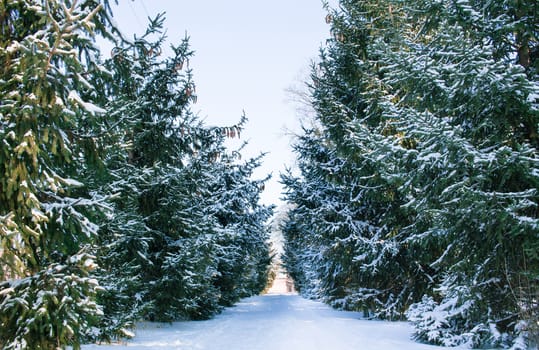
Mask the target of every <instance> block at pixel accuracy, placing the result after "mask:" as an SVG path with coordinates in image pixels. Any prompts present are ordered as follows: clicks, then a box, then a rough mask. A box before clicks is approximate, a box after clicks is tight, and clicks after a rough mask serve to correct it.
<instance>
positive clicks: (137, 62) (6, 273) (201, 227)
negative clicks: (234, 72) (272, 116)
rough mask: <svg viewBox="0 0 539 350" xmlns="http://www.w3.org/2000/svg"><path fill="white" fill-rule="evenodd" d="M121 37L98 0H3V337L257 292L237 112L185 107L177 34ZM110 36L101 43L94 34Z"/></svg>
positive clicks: (216, 306) (156, 314) (252, 216)
mask: <svg viewBox="0 0 539 350" xmlns="http://www.w3.org/2000/svg"><path fill="white" fill-rule="evenodd" d="M163 22H164V19H163V16H158V17H157V18H156V19H155V20H153V21H151V23H150V25H149V28H148V30H147V32H146V34H145V35H143V36H141V37H135V38H134V40H127V39H126V38H125V37H122V36H121V35H120V34H119V33H120V31H119V30H118V28H116V27H115V25H114V24H113V23H114V22H113V20H112V12H111V8H110V6H109V3H108V1H107V0H103V1H101V0H80V1H63V0H42V1H30V0H18V1H4V2H2V3H1V4H0V140H1V143H2V144H1V148H0V348H2V349H32V350H36V349H47V350H48V349H57V348H65V347H66V346H68V345H70V346H73V348H74V349H78V348H80V345H81V343H82V342H85V341H94V340H111V339H115V338H118V337H126V336H130V335H131V331H130V328H132V327H133V325H134V322H136V321H138V320H152V321H153V320H154V321H174V320H185V319H205V318H208V317H211V316H212V315H214V314H215V313H217V312H219V311H220V309H221V308H222V307H223V306H227V305H231V304H233V303H234V302H236V301H237V300H239V298H241V297H245V296H249V295H252V294H255V293H259V292H260V291H261V290H262V289H264V287H265V286H266V283H267V278H268V273H269V264H270V261H271V256H270V247H269V243H268V229H267V227H266V226H265V222H266V221H267V219H268V218H269V217H270V216H271V214H272V208H270V207H267V206H263V205H260V204H259V195H260V193H261V191H262V189H263V185H264V182H265V181H266V179H261V180H253V179H251V175H252V173H253V170H254V169H256V168H257V167H258V166H259V164H260V162H261V157H258V158H254V159H248V160H241V159H240V156H241V149H240V150H229V149H227V148H226V147H225V145H224V141H225V140H226V139H227V138H234V137H239V134H240V132H241V130H242V128H243V127H244V125H245V123H246V119H245V117H241V119H240V120H239V121H238V124H237V125H233V126H228V127H208V126H206V125H204V123H203V122H202V121H200V120H199V119H198V117H197V116H196V115H194V114H193V113H192V112H191V110H190V106H191V105H192V104H193V103H196V98H197V96H196V91H195V84H194V82H193V78H192V71H191V69H190V68H189V58H190V57H191V56H192V54H193V53H192V51H191V50H190V48H189V45H188V40H187V39H184V40H183V41H181V42H180V43H179V44H178V45H176V46H172V55H171V56H170V57H164V55H163V54H162V51H163V43H164V41H165V38H164V36H163V34H162V28H163ZM98 36H99V37H103V38H105V39H107V40H111V41H113V42H114V43H115V44H114V45H115V49H114V50H113V51H112V53H110V54H109V53H108V52H107V53H102V52H100V49H99V47H97V46H96V44H95V38H96V37H98Z"/></svg>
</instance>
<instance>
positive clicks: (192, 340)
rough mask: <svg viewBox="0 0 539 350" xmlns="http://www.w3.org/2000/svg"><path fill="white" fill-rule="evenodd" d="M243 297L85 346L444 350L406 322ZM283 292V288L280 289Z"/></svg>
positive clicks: (282, 299) (276, 297)
mask: <svg viewBox="0 0 539 350" xmlns="http://www.w3.org/2000/svg"><path fill="white" fill-rule="evenodd" d="M283 288H284V287H283V285H282V284H281V285H279V284H278V285H276V286H275V288H274V289H273V290H272V293H269V294H266V295H262V296H257V297H252V298H248V299H244V300H243V301H242V302H240V303H239V304H237V305H236V306H234V307H231V308H228V309H226V310H225V311H224V312H223V313H222V314H220V315H218V316H217V317H215V318H214V319H212V320H209V321H195V322H176V323H173V324H166V325H163V324H154V323H144V324H141V325H139V328H138V329H137V331H136V333H137V336H136V337H135V338H134V339H132V340H130V341H128V342H127V343H124V344H122V345H102V346H99V345H87V346H84V347H83V349H85V350H90V349H92V350H106V349H107V350H119V349H123V348H127V349H130V350H150V349H156V350H164V349H177V350H195V349H197V350H198V349H205V350H221V349H222V350H269V349H271V350H284V349H290V350H316V349H324V350H328V349H331V350H352V349H353V350H359V349H361V350H392V349H394V350H409V349H414V350H416V349H431V350H432V349H442V348H439V347H435V346H428V345H423V344H418V343H415V342H413V341H412V340H410V333H411V329H410V326H409V325H408V324H407V323H404V322H381V321H368V320H361V319H359V318H360V315H359V314H358V313H353V312H342V311H335V310H332V309H331V308H329V307H328V306H326V305H324V304H321V303H318V302H314V301H310V300H305V299H303V298H301V297H300V296H298V295H296V294H291V293H283V292H282V291H283ZM284 290H285V289H284Z"/></svg>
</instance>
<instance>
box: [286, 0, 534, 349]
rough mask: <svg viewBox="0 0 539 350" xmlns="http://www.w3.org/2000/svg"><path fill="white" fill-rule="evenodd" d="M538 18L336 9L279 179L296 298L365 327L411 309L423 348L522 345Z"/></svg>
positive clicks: (455, 6)
mask: <svg viewBox="0 0 539 350" xmlns="http://www.w3.org/2000/svg"><path fill="white" fill-rule="evenodd" d="M536 10H537V4H535V3H532V2H525V1H523V2H518V3H509V2H507V3H506V2H481V1H478V2H472V1H458V2H450V1H446V2H440V1H420V2H417V1H414V2H412V1H410V2H408V1H404V2H403V1H376V2H374V1H341V2H340V8H339V10H338V11H335V12H332V13H331V14H330V15H329V16H328V22H331V23H332V31H333V35H334V37H333V38H332V39H331V40H329V42H328V45H327V47H326V48H325V49H324V50H323V51H322V54H321V62H320V64H318V65H316V66H314V67H313V82H312V98H313V106H314V107H315V109H316V111H317V115H316V117H315V122H314V123H313V125H314V127H312V128H310V130H307V131H306V132H305V134H304V135H303V136H302V137H301V138H299V141H298V144H297V146H296V151H297V153H298V155H299V157H298V158H299V159H300V160H301V161H300V170H301V177H300V178H297V179H294V178H292V177H290V176H286V177H285V178H284V180H285V184H287V186H288V191H289V192H288V198H289V200H290V201H291V203H293V204H295V205H296V207H295V209H293V210H292V211H291V215H290V219H289V222H288V224H287V227H286V230H288V232H287V235H288V237H289V239H290V241H289V242H288V243H287V244H288V245H287V259H288V260H287V261H288V263H289V265H291V266H290V268H292V271H298V276H299V277H301V278H299V282H300V284H301V283H302V284H303V285H305V286H310V288H318V290H317V293H318V296H319V297H322V298H326V299H328V300H329V301H330V302H332V303H333V304H334V305H338V306H344V307H351V308H354V309H362V308H366V309H367V311H369V312H373V313H374V315H375V316H380V317H403V313H404V312H405V311H406V310H407V309H408V313H407V315H408V317H409V318H410V319H411V320H412V321H413V323H414V324H415V325H416V332H415V335H416V337H417V338H418V339H419V340H421V341H429V342H434V343H437V344H444V345H459V344H464V343H466V344H469V345H471V346H483V345H487V346H493V345H494V346H500V345H501V346H514V347H515V348H522V347H525V346H526V344H528V346H531V344H533V342H534V340H533V339H532V338H533V334H534V332H535V331H534V329H533V327H534V325H535V324H536V321H537V304H536V302H535V301H534V300H535V299H536V298H535V296H534V295H535V293H536V292H535V291H536V290H537V281H538V280H537V271H538V264H537V263H538V262H537V259H536V254H535V253H533V251H534V249H535V248H536V247H537V236H536V234H535V233H534V232H535V231H536V230H537V220H538V217H537V210H536V208H537V202H538V197H537V188H538V186H537V184H538V183H537V181H538V179H537V164H538V163H537V125H538V119H537V118H538V113H537V110H538V109H537V102H538V101H537V91H538V90H537V89H538V82H537V58H536V52H537V42H538V39H537V28H536V27H537V11H536ZM306 189H309V191H307V190H306ZM330 193H332V195H331V196H328V195H329V194H330ZM328 209H330V210H328ZM317 223H319V224H318V225H319V226H317ZM351 224H354V225H353V226H352V225H351ZM347 227H348V228H347ZM343 228H345V229H346V230H342V229H343ZM339 235H342V236H339ZM332 252H335V253H332ZM306 255H308V256H311V257H316V258H315V259H314V260H313V259H312V260H310V261H309V263H305V262H301V261H300V259H298V257H305V256H306ZM306 271H307V272H306ZM348 274H349V276H351V277H348ZM309 278H310V279H311V282H309V280H308V279H309ZM306 279H307V280H306ZM312 279H314V281H316V283H312ZM315 285H316V286H315ZM336 291H338V292H337V293H336Z"/></svg>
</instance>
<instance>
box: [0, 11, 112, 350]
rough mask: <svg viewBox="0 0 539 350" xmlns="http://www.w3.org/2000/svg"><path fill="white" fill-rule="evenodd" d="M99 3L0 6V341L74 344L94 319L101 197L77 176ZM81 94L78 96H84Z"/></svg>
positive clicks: (87, 156) (104, 21)
mask: <svg viewBox="0 0 539 350" xmlns="http://www.w3.org/2000/svg"><path fill="white" fill-rule="evenodd" d="M104 5H108V4H107V3H106V2H105V4H102V3H100V2H99V1H90V0H88V1H79V2H74V3H68V2H64V1H52V0H49V1H4V2H3V3H2V4H1V5H0V21H1V23H0V33H1V35H0V63H1V64H2V68H1V73H0V74H1V76H0V99H1V101H2V103H1V104H0V116H1V119H0V123H1V125H0V139H1V140H2V147H1V152H0V173H1V174H2V176H1V177H0V264H1V266H2V267H1V268H0V282H1V283H0V346H1V347H2V348H5V349H15V348H17V349H27V348H28V349H51V348H57V347H58V348H59V347H65V346H66V345H73V346H74V347H75V348H79V346H80V342H81V340H82V339H83V338H84V337H85V336H86V335H87V334H88V332H89V331H90V327H91V326H92V325H94V324H95V322H96V319H97V318H98V317H99V315H100V314H101V310H100V308H99V307H98V305H97V304H96V303H95V294H96V293H97V291H98V288H99V286H98V283H97V281H96V280H95V279H94V278H92V275H91V273H92V270H93V269H94V268H95V264H94V258H93V257H92V256H91V254H90V253H91V252H92V250H91V249H90V248H91V244H92V242H93V239H94V238H95V237H96V233H97V230H98V225H97V224H96V221H97V220H98V219H99V218H100V217H102V215H103V213H104V212H106V211H107V207H106V205H105V204H104V196H103V195H102V194H100V193H95V192H92V191H90V187H88V186H87V184H86V183H84V182H83V181H84V174H85V173H86V171H87V170H88V169H89V168H91V167H95V166H96V162H94V160H96V159H97V158H98V157H97V156H96V148H95V147H94V145H93V144H92V142H91V140H89V139H87V138H85V137H84V134H83V132H84V131H85V130H86V129H87V128H90V127H92V125H94V123H96V120H97V116H98V115H100V114H102V113H104V110H103V109H102V108H100V107H98V106H97V105H95V104H94V103H93V102H95V101H93V100H92V99H86V98H85V97H86V96H88V95H89V94H90V92H91V91H92V90H93V89H94V88H93V87H92V86H91V85H90V84H89V83H88V80H87V77H88V76H91V75H92V74H94V73H95V72H96V70H97V69H98V67H97V65H96V64H94V62H95V57H96V52H97V49H96V48H95V46H94V44H93V42H92V41H93V37H94V35H95V33H96V32H97V33H100V34H102V35H105V36H109V37H111V34H110V33H109V30H108V29H106V27H108V28H110V24H108V23H109V22H108V14H107V13H105V12H104V11H103V7H104ZM82 96H84V98H83V97H82Z"/></svg>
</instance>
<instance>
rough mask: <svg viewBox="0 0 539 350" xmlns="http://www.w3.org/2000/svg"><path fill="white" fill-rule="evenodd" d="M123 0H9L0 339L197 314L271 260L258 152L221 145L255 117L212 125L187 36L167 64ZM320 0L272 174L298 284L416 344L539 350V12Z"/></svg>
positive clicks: (44, 337) (505, 5) (1, 155)
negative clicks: (312, 43)
mask: <svg viewBox="0 0 539 350" xmlns="http://www.w3.org/2000/svg"><path fill="white" fill-rule="evenodd" d="M115 2H116V0H114V1H112V0H0V141H1V148H0V348H1V349H6V350H15V349H17V350H25V349H30V350H49V349H66V348H68V347H69V348H72V349H80V348H81V346H82V345H83V344H86V343H92V342H110V341H116V340H118V339H124V338H129V337H132V336H133V329H134V328H135V325H136V323H137V322H140V321H157V322H172V321H179V320H203V319H208V318H211V317H213V316H214V315H216V314H218V313H219V312H220V311H221V310H222V309H223V308H224V307H227V306H231V305H234V304H235V303H236V302H238V301H239V300H240V299H242V298H245V297H248V296H252V295H256V294H259V293H261V292H262V291H263V290H264V289H265V288H266V287H267V285H268V283H269V281H271V278H272V275H273V274H274V272H273V269H274V267H273V265H274V264H275V260H276V259H274V257H275V249H274V247H272V245H271V243H270V239H269V238H270V233H271V231H272V230H276V228H275V226H277V225H275V224H274V223H273V222H271V218H272V217H273V211H274V207H273V206H270V205H264V204H261V203H260V194H261V193H262V191H264V184H265V183H266V182H267V181H268V179H269V176H268V177H265V178H262V179H254V177H253V172H254V171H255V170H256V169H257V168H258V167H259V166H260V165H261V164H262V162H263V161H264V158H263V155H262V154H261V155H260V156H258V157H254V158H245V157H242V148H241V147H239V148H238V149H232V148H230V147H229V146H228V144H227V140H229V139H235V138H239V137H240V135H241V133H242V131H244V130H245V128H248V126H249V123H248V120H247V117H246V116H240V117H239V118H238V121H237V123H236V124H235V125H224V126H208V125H206V123H205V122H204V121H203V120H202V119H201V118H200V117H199V116H198V114H197V113H194V112H193V105H194V104H196V103H197V92H196V84H195V77H196V74H195V73H196V67H191V66H190V65H189V60H190V58H191V57H192V56H193V54H194V51H193V49H192V48H191V44H190V43H189V38H188V37H185V39H183V40H180V41H179V42H177V43H175V44H174V45H173V46H172V48H171V51H170V52H172V54H171V55H168V54H166V55H165V54H164V52H165V48H164V45H165V34H164V33H165V31H166V19H165V14H162V15H158V16H156V17H155V18H152V19H151V20H150V22H149V24H148V28H147V29H146V32H145V34H144V35H141V36H129V35H126V34H123V33H122V30H121V28H118V26H117V24H116V22H115V21H114V14H113V10H112V9H113V6H112V5H113V4H114V3H115ZM320 6H324V8H325V9H326V12H327V17H326V18H325V20H326V22H327V25H328V38H327V40H326V41H325V43H324V44H323V45H322V47H321V48H320V51H319V53H318V59H316V60H313V62H312V65H311V70H310V75H309V76H307V77H305V81H304V83H305V90H306V94H307V96H308V103H309V106H310V107H311V108H312V111H313V112H312V113H309V115H308V116H303V118H302V121H303V125H302V129H301V130H300V131H299V132H298V133H297V135H296V136H295V138H294V141H293V151H294V153H295V156H296V158H297V160H296V165H294V166H293V167H291V168H290V169H289V170H288V171H286V172H284V173H282V174H280V181H281V183H282V184H283V186H284V193H283V194H282V195H283V197H284V200H285V201H286V208H287V209H286V212H285V215H282V216H281V217H279V219H278V221H279V223H280V225H278V226H279V227H278V228H277V229H278V230H279V231H281V232H282V234H283V236H284V252H283V254H282V257H280V259H281V260H282V265H283V267H284V269H286V271H287V273H288V274H289V275H290V276H291V277H292V278H293V280H294V283H295V288H296V290H297V291H298V292H299V293H300V294H301V295H302V296H304V297H306V298H312V299H316V300H322V301H324V302H325V303H327V304H329V305H331V306H333V307H335V308H338V309H344V310H352V311H360V312H362V313H363V315H364V317H365V318H372V319H383V320H389V321H393V320H406V321H408V322H410V323H411V324H412V325H413V330H414V333H413V334H412V336H413V338H414V339H415V340H416V341H417V342H421V343H428V344H435V345H442V346H467V347H469V348H511V349H515V350H517V349H521V350H525V349H534V348H536V347H537V346H538V345H539V153H538V149H539V2H537V0H339V1H338V5H337V6H330V5H329V4H327V3H324V4H322V3H321V4H320ZM99 40H105V41H107V42H109V43H112V45H113V47H114V48H113V50H112V51H111V52H108V51H107V52H104V51H103V50H102V49H101V47H100V45H98V43H97V42H98V41H99ZM167 45H168V44H167ZM194 46H196V43H195V44H194ZM167 49H168V48H167ZM313 54H316V53H313ZM275 220H276V219H275Z"/></svg>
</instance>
